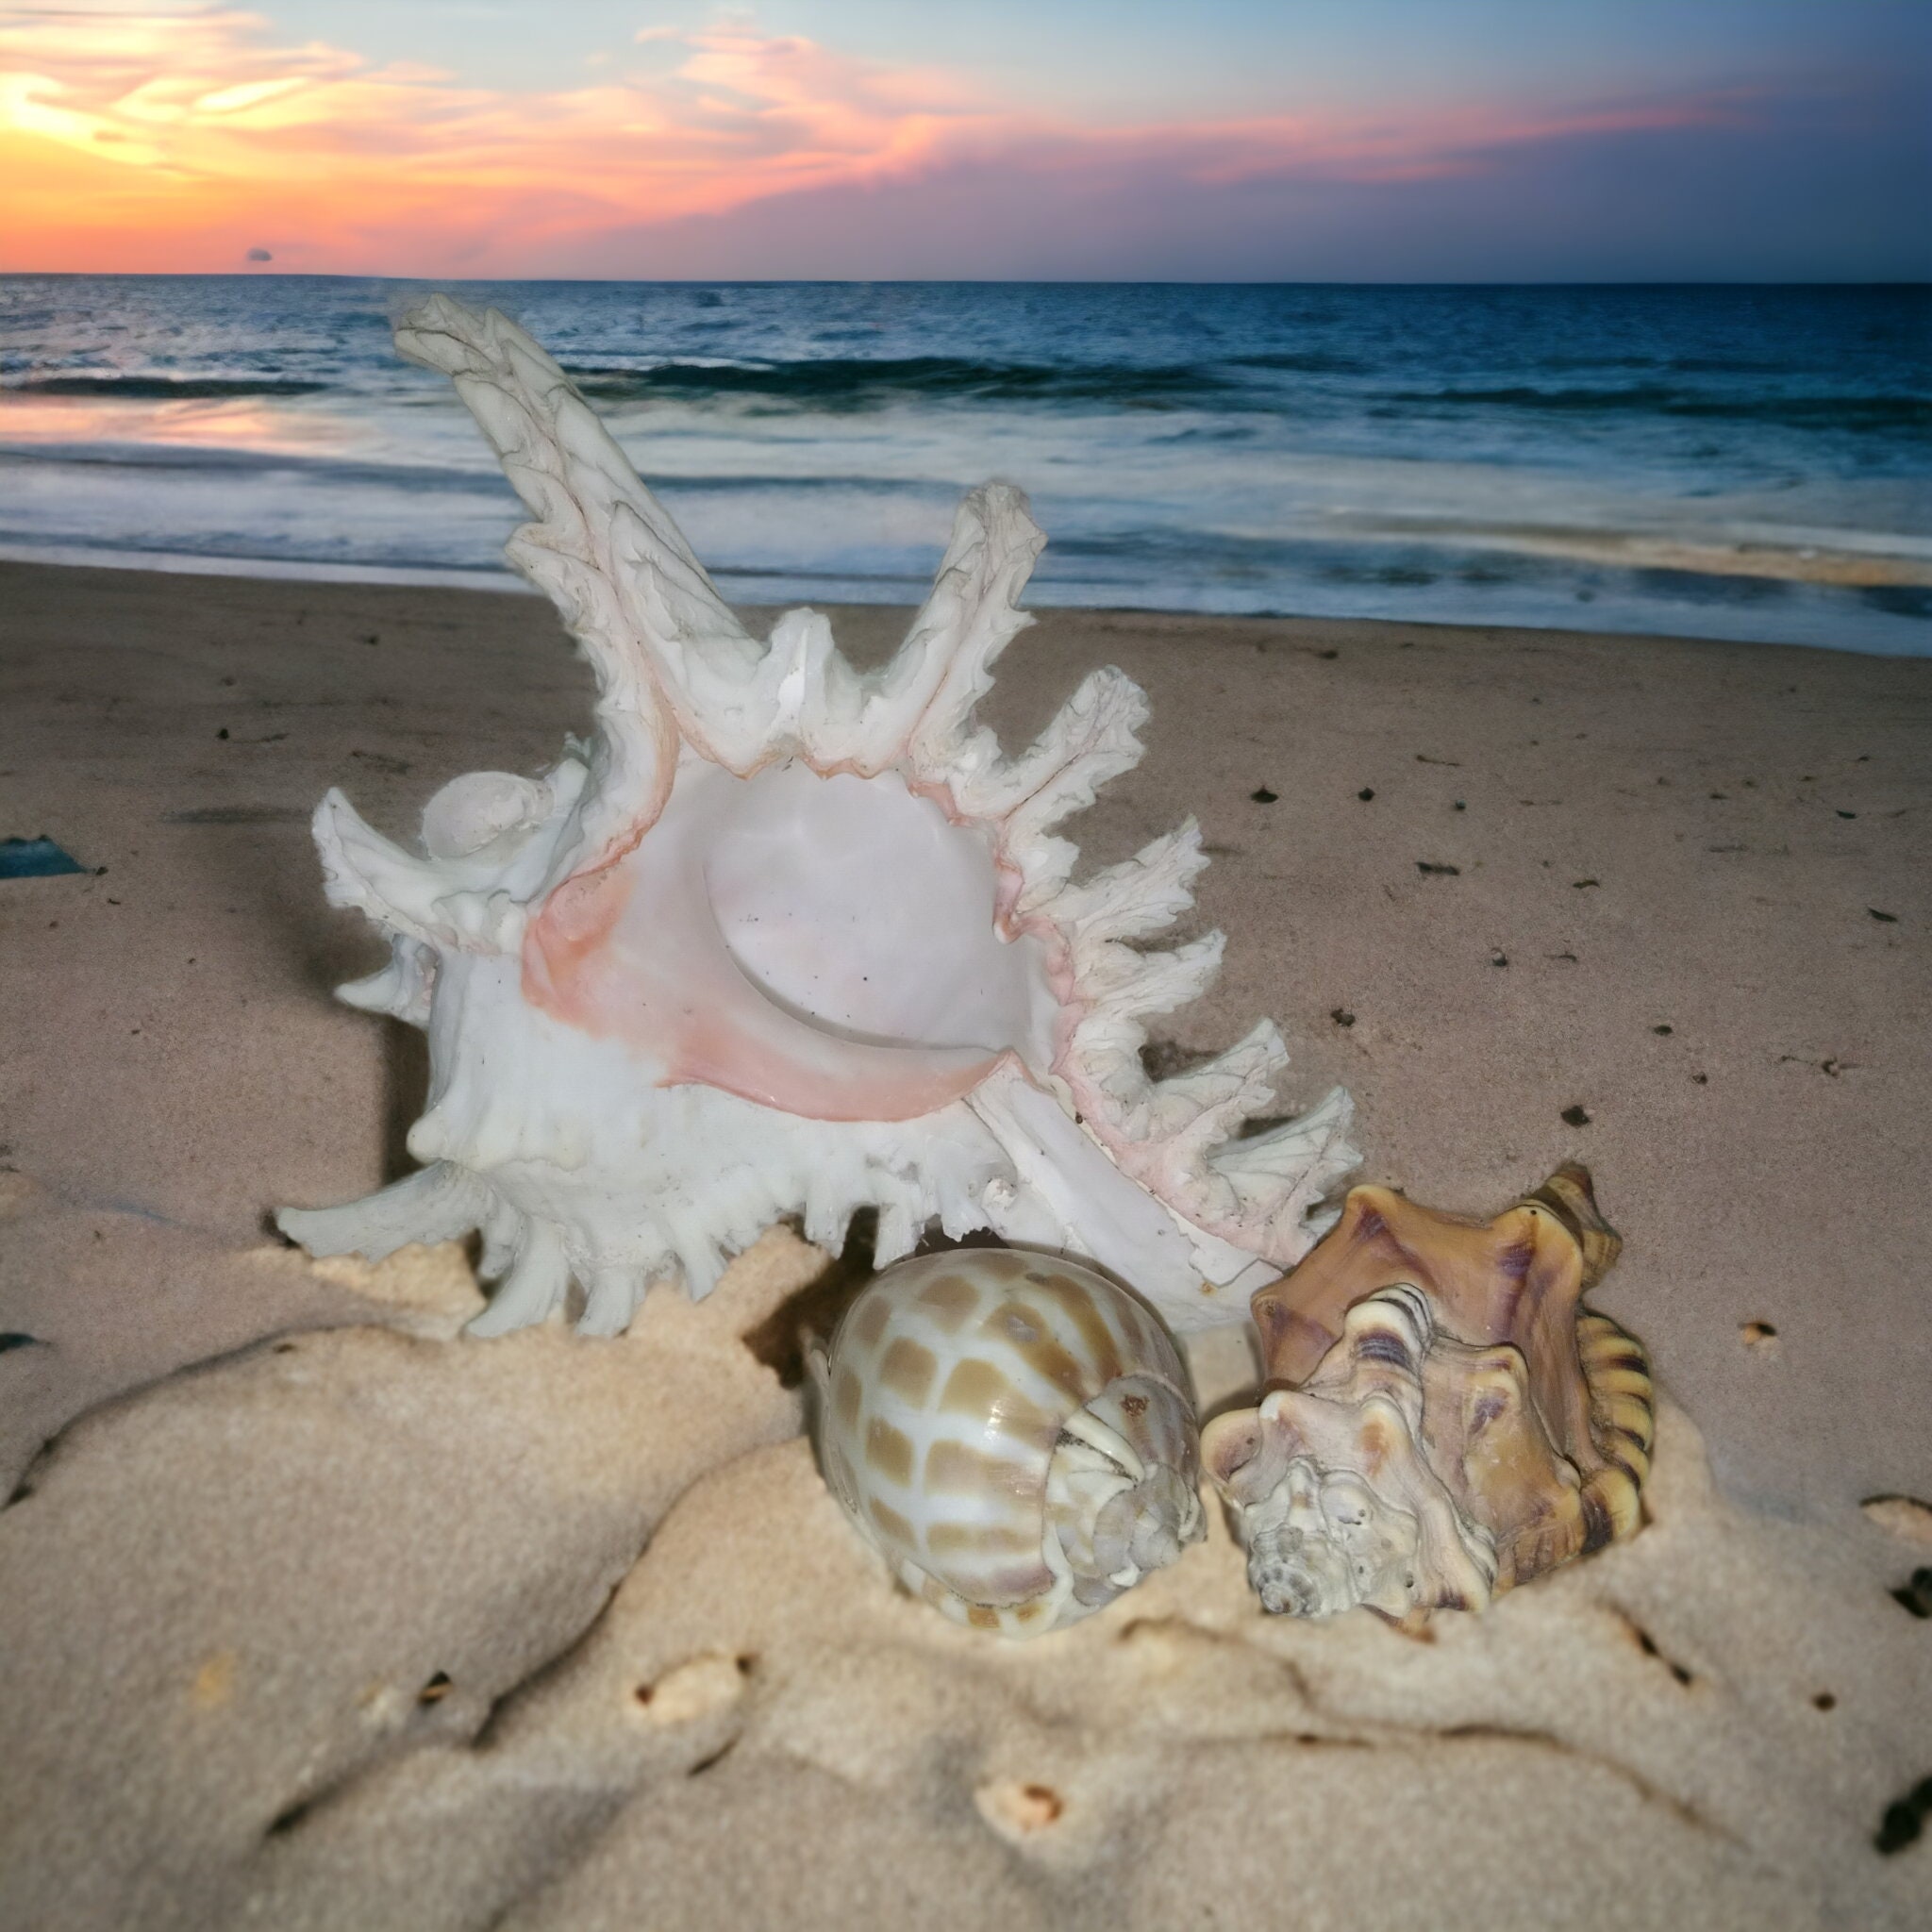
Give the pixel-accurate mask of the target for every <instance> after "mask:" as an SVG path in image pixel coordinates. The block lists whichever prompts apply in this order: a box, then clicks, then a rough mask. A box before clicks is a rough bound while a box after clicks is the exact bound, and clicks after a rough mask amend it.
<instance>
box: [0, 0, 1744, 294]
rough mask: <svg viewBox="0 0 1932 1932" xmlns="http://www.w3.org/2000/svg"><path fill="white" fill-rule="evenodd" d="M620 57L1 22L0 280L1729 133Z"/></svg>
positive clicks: (94, 21)
mask: <svg viewBox="0 0 1932 1932" xmlns="http://www.w3.org/2000/svg"><path fill="white" fill-rule="evenodd" d="M636 40H637V42H638V43H641V44H639V45H637V46H636V47H635V48H634V49H633V50H630V51H626V52H625V53H623V54H620V55H619V56H618V57H617V58H616V59H615V60H614V61H613V62H612V63H610V64H608V65H606V66H600V67H599V68H598V69H597V70H596V78H595V81H594V84H591V85H586V86H584V87H581V88H578V89H575V90H570V91H562V92H505V91H501V90H486V89H479V88H475V87H466V86H462V85H459V84H458V82H457V81H455V80H454V79H452V78H451V77H449V76H448V75H444V74H442V73H440V72H438V71H436V70H433V69H429V68H425V67H421V66H404V65H396V64H391V65H376V64H373V63H371V62H370V61H368V60H365V59H364V58H361V57H359V56H358V54H356V53H355V52H353V51H350V50H347V49H343V48H339V47H333V46H328V45H325V44H321V43H315V42H311V43H308V44H305V45H300V46H287V45H279V44H277V43H276V42H275V35H274V30H273V28H272V26H271V25H270V24H269V23H268V22H267V21H265V20H264V19H263V18H261V17H260V16H259V15H257V14H254V13H250V12H245V11H242V10H239V9H235V8H226V7H220V6H213V7H207V8H187V9H169V8H160V7H154V6H147V7H142V6H136V5H121V4H109V5H106V6H92V7H83V8H74V7H69V8H58V7H56V8H0V179H4V180H5V181H6V183H7V189H6V193H7V198H8V204H9V206H8V221H7V223H6V225H5V226H4V228H0V266H6V267H16V268H115V269H210V268H226V267H230V266H232V265H234V264H235V263H236V262H237V261H239V260H241V259H242V257H243V255H244V252H245V251H246V250H248V249H251V248H258V247H261V246H264V245H265V246H267V247H268V248H270V249H271V250H272V251H273V253H274V256H275V263H276V266H277V267H278V268H305V269H331V270H343V271H352V272H353V271H366V272H373V273H391V274H398V273H399V274H427V275H438V274H441V275H453V274H470V275H480V274H515V273H542V272H544V271H546V270H555V269H558V268H561V269H563V270H564V271H565V272H574V273H585V272H588V271H591V270H592V269H593V267H594V265H595V264H596V263H597V260H598V256H599V250H600V248H602V247H604V246H606V245H607V244H612V245H614V244H616V243H617V242H620V241H621V242H622V245H623V247H624V248H625V251H626V253H625V258H623V259H610V260H607V261H605V262H604V264H603V265H604V266H605V268H606V269H607V270H608V272H610V273H617V274H625V273H644V274H648V273H650V272H652V269H653V267H654V264H653V262H652V260H651V258H650V253H649V248H648V237H649V235H650V234H651V232H652V231H653V230H664V231H667V232H668V231H669V230H670V229H671V228H673V227H678V228H682V227H684V226H686V225H688V224H689V223H690V222H691V218H693V217H701V216H710V217H719V216H726V215H731V214H734V213H739V212H741V211H745V210H755V209H757V208H759V207H760V206H762V205H766V204H771V203H773V202H774V201H779V200H782V199H786V198H792V197H798V196H801V195H803V196H806V197H808V198H809V199H814V200H817V199H823V198H824V196H825V195H826V194H827V193H828V192H830V193H837V192H841V191H842V192H863V191H868V190H870V191H881V190H885V189H889V188H890V189H895V190H903V189H904V188H905V187H906V186H907V185H908V184H916V183H919V182H921V181H923V180H938V179H940V178H941V177H948V178H953V177H958V175H960V174H961V173H962V171H966V172H970V171H972V170H974V169H985V170H990V171H992V172H994V173H996V174H998V175H1002V176H1004V177H1008V178H1010V177H1011V176H1012V175H1015V174H1016V173H1017V174H1019V175H1024V176H1027V177H1030V178H1033V179H1036V180H1038V181H1039V182H1040V183H1041V187H1042V191H1043V192H1047V193H1048V196H1049V199H1050V196H1051V192H1052V191H1053V190H1054V188H1055V185H1056V184H1060V185H1062V186H1064V185H1066V184H1069V183H1072V184H1075V185H1076V186H1080V187H1081V190H1082V192H1091V191H1094V190H1095V189H1098V190H1107V189H1109V188H1111V189H1112V190H1115V191H1118V190H1120V189H1123V188H1125V187H1131V186H1132V184H1134V183H1137V182H1141V181H1153V182H1157V183H1161V184H1168V185H1173V184H1180V185H1183V186H1186V187H1188V188H1191V189H1192V190H1196V191H1200V192H1212V191H1215V190H1217V189H1219V190H1231V189H1239V188H1242V187H1249V188H1252V187H1253V186H1254V185H1255V184H1265V183H1271V182H1274V183H1279V182H1289V183H1338V182H1339V183H1357V184H1361V183H1373V184H1383V185H1391V186H1392V185H1399V184H1402V183H1405V182H1426V181H1432V180H1441V179H1444V178H1450V177H1457V176H1470V175H1481V174H1483V173H1485V172H1486V171H1491V170H1494V169H1497V168H1498V167H1500V166H1503V165H1506V163H1507V155H1508V153H1509V151H1510V150H1511V149H1512V148H1523V149H1528V148H1532V147H1537V148H1541V147H1545V146H1547V145H1548V144H1549V143H1551V142H1562V141H1565V140H1584V139H1589V138H1594V137H1602V136H1605V135H1607V134H1628V133H1637V132H1642V131H1645V130H1650V131H1657V130H1669V129H1683V128H1698V127H1702V128H1714V127H1722V126H1724V125H1732V124H1737V123H1740V122H1744V121H1748V120H1749V118H1750V117H1751V115H1752V114H1753V112H1754V111H1755V109H1754V103H1753V100H1752V99H1751V98H1750V97H1748V96H1746V95H1744V94H1742V93H1740V92H1731V93H1718V94H1710V93H1706V94H1701V95H1698V96H1696V97H1692V98H1684V99H1676V100H1669V99H1665V100H1636V101H1625V102H1612V103H1607V104H1600V105H1598V106H1595V107H1591V108H1582V109H1577V110H1575V111H1574V112H1569V113H1565V114H1557V115H1548V114H1537V113H1534V112H1529V111H1526V110H1524V109H1523V108H1518V107H1514V106H1511V105H1510V104H1507V103H1501V102H1493V103H1464V104H1461V105H1457V106H1455V107H1450V108H1441V109H1439V110H1436V111H1433V112H1429V113H1426V114H1423V115H1420V116H1413V115H1412V116H1411V117H1410V118H1408V119H1407V120H1404V121H1402V122H1399V123H1397V122H1392V121H1391V122H1378V121H1375V120H1374V119H1372V118H1366V117H1363V116H1361V115H1360V114H1348V113H1344V112H1341V111H1337V112H1334V113H1332V114H1327V115H1295V116H1290V115H1283V116H1278V117H1260V118H1252V117H1251V118H1246V119H1238V120H1225V121H1213V120H1199V121H1181V122H1172V123H1158V122H1157V123H1142V124H1138V125H1118V124H1115V125H1102V124H1096V123H1081V122H1077V121H1073V120H1055V119H1052V118H1050V117H1046V116H1042V115H1041V114H1039V113H1037V112H1033V113H1028V112H1022V111H1019V110H1017V109H1015V108H1012V107H1011V106H1010V105H1008V104H1005V103H1002V102H1000V101H998V100H994V99H991V98H988V97H986V96H985V95H984V94H982V93H980V92H975V91H974V88H972V87H971V86H969V85H968V84H966V83H965V82H963V81H962V80H961V79H960V78H959V77H958V76H957V75H950V74H947V73H945V72H942V71H938V70H931V69H914V68H905V67H893V66H889V65H885V64H882V63H879V62H875V61H870V60H866V59H862V58H857V57H854V56H852V55H849V54H845V53H841V52H840V51H838V50H836V49H833V48H829V47H826V46H824V45H821V44H819V43H817V42H812V41H808V40H804V39H801V38H798V37H796V36H776V35H771V34H766V33H763V32H761V31H759V30H758V28H757V27H756V26H755V25H750V24H748V23H745V22H743V21H736V22H731V23H727V24H724V25H717V26H714V27H712V28H710V29H708V30H704V31H694V32H687V31H684V30H681V29H673V28H666V27H649V28H646V29H644V30H643V31H641V33H639V34H638V35H637V37H636ZM626 69H628V70H629V71H625V70H626ZM1044 207H1045V204H1044V203H1042V208H1044ZM1047 218H1048V217H1047V216H1046V215H1045V214H1044V213H1042V215H1041V219H1047ZM958 271H959V272H960V273H966V274H971V273H974V272H975V269H974V263H973V262H971V261H968V260H961V262H960V263H959V264H958ZM671 272H676V271H675V269H673V270H671ZM740 272H753V273H755V272H756V269H755V268H749V269H742V270H741V271H740ZM791 272H796V271H795V270H794V271H791Z"/></svg>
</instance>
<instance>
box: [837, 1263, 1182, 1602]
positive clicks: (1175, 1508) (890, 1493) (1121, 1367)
mask: <svg viewBox="0 0 1932 1932" xmlns="http://www.w3.org/2000/svg"><path fill="white" fill-rule="evenodd" d="M813 1371H814V1374H815V1377H816V1379H817V1381H818V1384H819V1412H818V1416H817V1435H818V1443H819V1457H820V1461H821V1465H822V1467H823V1468H824V1473H825V1479H826V1481H827V1482H828V1483H829V1484H830V1486H831V1489H832V1492H833V1494H834V1495H836V1496H837V1497H838V1498H839V1501H840V1503H841V1505H842V1506H843V1507H844V1509H845V1513H846V1514H847V1515H848V1516H849V1517H850V1518H851V1519H852V1521H853V1522H854V1523H855V1524H857V1525H858V1528H859V1530H860V1531H861V1532H862V1533H863V1534H864V1535H865V1536H866V1537H867V1538H868V1539H869V1540H870V1541H872V1542H873V1543H874V1545H875V1546H876V1547H877V1548H878V1549H879V1550H880V1551H881V1552H882V1553H883V1555H884V1556H885V1557H886V1559H887V1561H888V1562H889V1563H890V1564H891V1567H892V1569H893V1571H894V1573H895V1574H897V1575H898V1577H899V1579H900V1581H901V1582H903V1583H904V1584H905V1585H906V1587H907V1588H908V1590H911V1591H916V1592H918V1593H919V1594H920V1595H922V1596H924V1598H925V1600H926V1601H927V1602H928V1603H930V1604H933V1605H936V1606H937V1607H939V1608H940V1609H941V1610H943V1611H944V1612H945V1613H946V1614H947V1615H948V1616H949V1617H951V1618H953V1619H954V1621H955V1622H957V1623H961V1624H972V1625H973V1626H974V1627H975V1628H977V1629H983V1630H998V1631H1001V1632H1003V1633H1004V1634H1005V1635H1007V1636H1008V1637H1031V1636H1035V1635H1037V1634H1038V1633H1039V1632H1041V1631H1042V1630H1051V1629H1054V1628H1056V1627H1058V1626H1059V1625H1061V1624H1071V1623H1073V1622H1074V1620H1075V1619H1077V1618H1080V1617H1085V1616H1088V1615H1090V1614H1091V1612H1092V1611H1094V1610H1097V1609H1099V1608H1100V1607H1102V1606H1103V1605H1105V1604H1108V1603H1111V1602H1112V1601H1113V1599H1114V1598H1115V1597H1117V1596H1119V1595H1120V1594H1121V1592H1122V1591H1126V1590H1131V1589H1132V1588H1133V1586H1134V1585H1135V1584H1136V1583H1138V1582H1139V1581H1140V1580H1141V1577H1142V1576H1143V1575H1145V1574H1147V1573H1148V1572H1149V1571H1151V1570H1158V1569H1160V1568H1161V1567H1163V1566H1164V1565H1166V1564H1168V1563H1172V1562H1173V1561H1174V1558H1175V1557H1178V1556H1179V1555H1180V1553H1181V1549H1182V1546H1183V1545H1184V1544H1186V1543H1190V1542H1192V1541H1196V1540H1197V1539H1198V1538H1199V1537H1201V1536H1202V1535H1203V1534H1204V1533H1205V1528H1204V1524H1203V1523H1202V1517H1201V1502H1200V1495H1199V1485H1200V1479H1201V1473H1200V1459H1199V1442H1198V1439H1197V1436H1196V1432H1195V1427H1194V1410H1193V1405H1192V1403H1191V1401H1190V1400H1189V1397H1188V1393H1187V1386H1188V1384H1187V1372H1186V1370H1185V1369H1184V1368H1183V1367H1182V1366H1181V1361H1180V1357H1179V1356H1178V1355H1177V1353H1176V1352H1175V1349H1174V1343H1173V1341H1170V1340H1169V1338H1168V1336H1167V1334H1166V1333H1165V1331H1164V1330H1163V1329H1162V1328H1161V1325H1160V1324H1159V1322H1158V1320H1157V1319H1156V1318H1155V1316H1154V1315H1153V1314H1152V1313H1151V1312H1150V1311H1149V1310H1147V1309H1145V1308H1143V1307H1141V1306H1140V1305H1139V1304H1138V1303H1137V1302H1136V1301H1135V1299H1134V1297H1133V1296H1132V1295H1130V1294H1128V1293H1127V1292H1126V1291H1124V1289H1120V1288H1117V1287H1115V1285H1114V1284H1113V1283H1112V1282H1110V1281H1108V1280H1107V1279H1106V1278H1105V1277H1104V1276H1102V1275H1099V1274H1094V1273H1093V1271H1092V1270H1091V1269H1090V1268H1079V1267H1075V1266H1074V1265H1073V1264H1072V1263H1070V1262H1066V1261H1061V1260H1058V1259H1056V1258H1054V1257H1051V1256H1045V1255H1032V1254H1024V1253H1013V1252H1008V1251H1005V1250H1000V1249H991V1248H967V1249H961V1250H959V1251H958V1252H957V1253H952V1254H941V1255H924V1256H921V1257H919V1258H918V1259H917V1260H912V1261H902V1262H901V1263H900V1264H899V1265H898V1266H897V1267H896V1268H891V1269H889V1270H888V1271H887V1272H886V1273H885V1274H882V1275H880V1276H879V1277H878V1279H877V1280H875V1281H874V1282H872V1283H871V1284H870V1285H868V1287H867V1288H866V1289H865V1290H864V1291H863V1292H862V1293H861V1294H860V1295H859V1296H858V1300H856V1301H855V1302H854V1303H853V1304H852V1306H851V1307H850V1308H848V1309H847V1310H846V1313H845V1317H844V1320H843V1321H841V1323H840V1324H839V1330H838V1333H837V1334H836V1335H835V1336H834V1337H833V1340H832V1346H831V1349H830V1351H829V1354H828V1355H825V1356H823V1357H817V1358H816V1359H815V1360H814V1363H813Z"/></svg>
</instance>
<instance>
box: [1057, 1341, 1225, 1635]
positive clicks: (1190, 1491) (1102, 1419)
mask: <svg viewBox="0 0 1932 1932" xmlns="http://www.w3.org/2000/svg"><path fill="white" fill-rule="evenodd" d="M1199 1480H1200V1470H1199V1464H1198V1459H1197V1448H1196V1438H1195V1434H1194V1427H1193V1418H1192V1413H1191V1410H1190V1409H1189V1407H1188V1406H1187V1404H1186V1403H1185V1402H1184V1401H1183V1400H1182V1398H1181V1396H1180V1395H1179V1393H1178V1391H1175V1390H1173V1389H1171V1388H1169V1387H1167V1386H1166V1385H1165V1384H1164V1383H1160V1382H1157V1381H1155V1380H1153V1379H1152V1378H1151V1377H1147V1376H1141V1375H1123V1376H1119V1377H1117V1378H1116V1379H1115V1380H1114V1381H1112V1382H1110V1383H1109V1384H1108V1386H1107V1388H1106V1389H1105V1390H1103V1391H1101V1393H1100V1394H1099V1395H1098V1396H1096V1397H1095V1398H1094V1400H1093V1401H1092V1402H1091V1403H1090V1404H1088V1406H1087V1407H1085V1408H1082V1409H1079V1410H1077V1411H1076V1412H1075V1413H1074V1414H1073V1415H1072V1416H1069V1417H1068V1418H1067V1420H1066V1422H1065V1423H1064V1424H1061V1428H1060V1435H1059V1441H1058V1445H1057V1446H1056V1448H1055V1450H1054V1457H1053V1461H1052V1463H1051V1464H1050V1466H1049V1467H1048V1470H1047V1479H1046V1518H1047V1524H1048V1525H1049V1527H1050V1528H1051V1530H1052V1532H1053V1533H1054V1535H1055V1536H1056V1537H1057V1539H1058V1544H1059V1549H1060V1554H1061V1556H1062V1557H1064V1559H1065V1562H1066V1566H1067V1569H1068V1571H1069V1572H1070V1573H1071V1574H1072V1576H1073V1579H1074V1596H1075V1597H1076V1598H1077V1599H1078V1600H1079V1601H1080V1602H1081V1603H1083V1604H1086V1605H1089V1606H1098V1605H1100V1604H1104V1603H1107V1602H1108V1601H1110V1600H1111V1599H1112V1598H1113V1597H1115V1596H1117V1595H1119V1593H1120V1592H1121V1591H1124V1590H1131V1589H1132V1588H1133V1587H1134V1585H1135V1584H1137V1583H1138V1582H1140V1580H1141V1577H1143V1576H1145V1575H1146V1574H1148V1573H1149V1572H1150V1571H1154V1570H1162V1569H1165V1568H1166V1567H1167V1565H1168V1564H1170V1563H1172V1562H1174V1561H1175V1560H1176V1559H1177V1558H1178V1557H1179V1556H1180V1554H1181V1551H1182V1550H1183V1549H1185V1548H1186V1547H1187V1545H1188V1544H1189V1543H1191V1542H1195V1541H1199V1540H1200V1538H1201V1537H1203V1536H1205V1535H1206V1534H1207V1525H1206V1523H1205V1522H1204V1520H1203V1516H1202V1511H1201V1498H1200V1495H1199V1493H1198V1489H1197V1485H1198V1483H1199Z"/></svg>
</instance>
